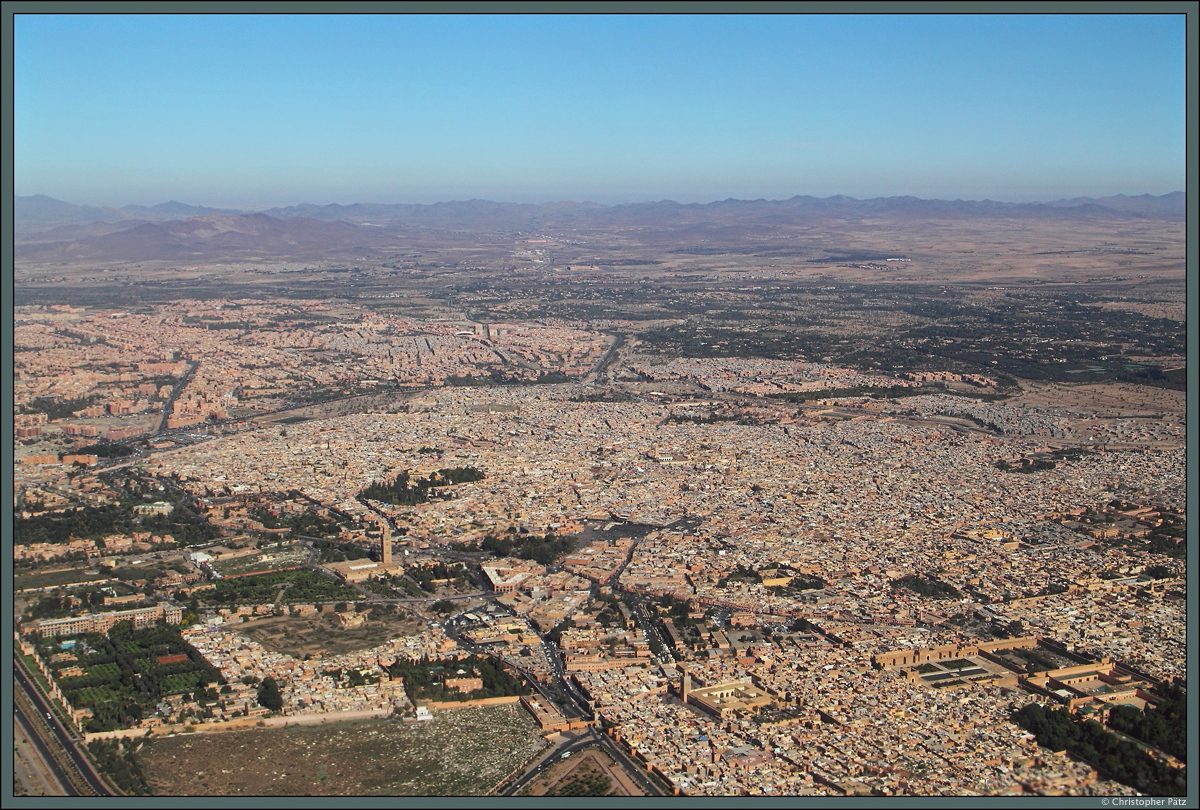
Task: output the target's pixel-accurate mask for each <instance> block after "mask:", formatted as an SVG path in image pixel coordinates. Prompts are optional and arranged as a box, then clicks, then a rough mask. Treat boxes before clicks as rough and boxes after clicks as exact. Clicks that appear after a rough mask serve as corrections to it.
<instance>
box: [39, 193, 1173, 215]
mask: <svg viewBox="0 0 1200 810" xmlns="http://www.w3.org/2000/svg"><path fill="white" fill-rule="evenodd" d="M1168 194H1186V191H1185V190H1184V189H1176V190H1173V191H1167V192H1164V193H1163V194H1150V193H1148V192H1139V193H1130V192H1116V193H1114V194H1106V195H1088V194H1077V195H1071V196H1066V195H1059V196H1053V195H1050V196H1046V197H1044V198H1040V199H1014V200H1002V199H999V198H997V197H977V198H966V197H957V198H953V199H950V198H945V197H920V196H918V195H915V194H889V195H881V196H879V197H856V196H854V195H851V194H828V195H816V194H792V195H789V196H787V197H721V198H716V199H703V200H672V199H666V198H662V199H629V200H623V201H620V202H612V203H600V202H597V201H596V200H589V199H583V198H576V199H570V198H562V199H546V200H538V201H533V202H530V201H526V200H503V199H489V198H484V197H470V198H458V199H444V200H433V201H431V202H423V201H422V202H412V201H408V200H333V201H321V202H317V201H314V200H301V201H299V202H282V203H274V204H270V205H261V206H238V205H218V204H213V203H209V202H194V201H192V200H188V199H181V198H180V197H179V196H178V195H176V196H173V197H171V198H169V199H163V200H157V201H155V202H96V203H90V202H89V203H81V202H77V201H75V200H65V199H62V198H60V197H55V196H53V195H51V194H42V193H40V192H35V193H33V194H17V195H15V197H19V198H23V199H29V198H33V197H48V198H50V199H52V200H57V201H58V202H63V203H68V204H70V205H79V206H89V207H93V208H107V209H116V210H120V209H122V208H131V207H142V208H154V207H155V206H159V205H170V204H173V203H178V204H182V205H187V206H193V207H197V208H217V209H224V210H238V211H242V212H250V213H260V212H263V211H268V210H271V209H273V208H298V207H300V206H308V205H311V206H317V207H323V206H328V205H340V206H343V207H349V206H353V205H446V204H450V203H467V202H490V203H497V204H501V205H554V204H559V205H602V206H607V207H615V206H619V205H654V204H658V203H676V204H679V205H710V204H712V203H717V202H725V201H729V200H735V201H740V202H754V201H759V200H766V201H768V202H780V201H785V200H789V199H791V198H793V197H813V198H816V199H830V198H833V197H849V198H851V199H856V200H864V201H865V200H872V199H887V198H905V197H907V198H916V199H921V200H941V201H950V202H953V201H963V202H1003V203H1014V204H1031V205H1036V204H1039V203H1050V202H1058V201H1062V200H1072V199H1077V198H1092V199H1101V198H1102V197H1122V196H1123V197H1146V196H1150V197H1161V196H1166V195H1168Z"/></svg>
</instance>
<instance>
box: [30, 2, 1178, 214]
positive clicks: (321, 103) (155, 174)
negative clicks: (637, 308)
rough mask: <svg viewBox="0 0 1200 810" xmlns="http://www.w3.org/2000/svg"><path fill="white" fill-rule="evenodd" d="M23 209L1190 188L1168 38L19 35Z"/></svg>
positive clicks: (95, 23) (1111, 27)
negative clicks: (38, 201)
mask: <svg viewBox="0 0 1200 810" xmlns="http://www.w3.org/2000/svg"><path fill="white" fill-rule="evenodd" d="M14 43H15V66H14V67H15V70H14V88H15V98H14V105H15V106H14V136H15V139H14V155H15V186H14V190H15V192H16V193H17V194H20V195H25V194H49V195H50V196H52V197H57V198H59V199H64V200H67V201H70V202H74V203H81V204H92V205H100V204H107V205H125V204H130V203H139V204H154V203H159V202H164V201H166V200H168V199H176V200H180V201H183V202H188V203H192V204H197V205H214V206H232V207H243V208H264V207H269V206H272V205H287V204H293V203H299V202H312V203H330V202H339V203H352V202H425V203H429V202H436V201H441V200H451V199H470V198H476V197H477V198H484V199H492V200H503V201H520V202H544V201H549V200H567V199H570V200H585V199H586V200H593V201H596V202H602V203H615V202H632V201H643V200H658V199H675V200H679V201H681V202H708V201H711V200H717V199H724V198H727V197H738V198H758V197H766V198H770V199H780V198H786V197H791V196H793V195H796V194H811V195H815V196H829V195H832V194H848V195H851V196H855V197H877V196H888V195H898V194H912V195H915V196H919V197H939V198H945V199H954V198H964V199H983V198H990V199H997V200H1040V199H1054V198H1059V197H1074V196H1083V195H1087V196H1103V195H1108V194H1116V193H1125V194H1142V193H1150V194H1163V193H1166V192H1170V191H1177V190H1182V189H1183V188H1184V185H1185V183H1184V180H1185V177H1184V151H1185V149H1184V147H1185V123H1186V121H1185V110H1186V104H1185V95H1184V94H1185V82H1184V72H1185V71H1184V67H1185V18H1184V16H1183V15H1141V16H1137V15H1106V16H1092V15H1033V16H1025V15H1011V16H1009V15H1001V16H990V15H972V16H965V15H964V16H953V15H952V16H941V15H898V16H882V15H881V16H875V15H820V16H817V15H761V16H760V15H748V16H728V15H723V16H704V15H701V16H693V15H646V16H625V15H611V16H589V15H577V16H525V15H497V16H475V15H431V16H427V15H421V16H415V15H387V16H376V15H369V16H359V15H137V16H130V15H16V17H15V20H14Z"/></svg>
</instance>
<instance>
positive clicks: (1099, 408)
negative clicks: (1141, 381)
mask: <svg viewBox="0 0 1200 810" xmlns="http://www.w3.org/2000/svg"><path fill="white" fill-rule="evenodd" d="M1021 388H1022V389H1023V392H1022V393H1021V394H1020V395H1019V396H1015V397H1013V398H1012V399H1011V400H1009V404H1011V405H1019V406H1032V407H1041V408H1046V407H1052V408H1053V407H1057V408H1067V409H1069V410H1075V411H1079V412H1082V413H1097V414H1104V415H1108V416H1119V415H1126V414H1138V415H1142V414H1147V413H1155V414H1158V413H1162V414H1169V415H1173V416H1180V415H1182V414H1184V413H1185V411H1186V408H1187V392H1186V391H1169V390H1166V389H1163V388H1152V387H1150V386H1148V385H1129V384H1127V383H1116V384H1111V385H1099V384H1097V385H1086V384H1085V385H1069V384H1065V383H1042V382H1030V381H1029V380H1022V381H1021Z"/></svg>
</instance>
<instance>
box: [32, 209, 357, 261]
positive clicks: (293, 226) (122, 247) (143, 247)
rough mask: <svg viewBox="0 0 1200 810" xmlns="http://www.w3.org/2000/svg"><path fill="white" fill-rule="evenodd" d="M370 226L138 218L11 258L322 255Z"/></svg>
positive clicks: (255, 217) (251, 217)
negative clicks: (124, 226)
mask: <svg viewBox="0 0 1200 810" xmlns="http://www.w3.org/2000/svg"><path fill="white" fill-rule="evenodd" d="M370 230H371V229H369V228H363V227H360V226H357V225H353V224H351V223H348V222H320V221H317V220H314V219H309V218H307V217H296V218H294V219H291V220H281V219H276V218H274V217H269V216H267V215H266V214H248V215H237V214H210V215H208V216H204V217H194V218H191V219H182V220H170V221H167V222H142V223H140V224H136V225H134V226H133V227H131V228H128V229H125V230H120V231H116V232H111V233H103V234H98V235H93V236H86V237H83V238H80V239H74V240H70V241H58V242H25V243H21V244H18V245H16V246H15V248H14V252H15V256H16V258H17V259H19V260H27V261H60V262H72V261H150V260H179V261H200V260H212V259H224V258H229V259H234V258H243V259H245V258H258V259H272V258H293V257H307V256H314V255H315V256H321V255H325V254H326V253H328V252H331V251H333V252H336V251H339V250H347V249H350V248H353V247H355V246H356V245H358V244H359V243H363V242H367V243H369V241H370V239H369V237H370V236H371V234H370Z"/></svg>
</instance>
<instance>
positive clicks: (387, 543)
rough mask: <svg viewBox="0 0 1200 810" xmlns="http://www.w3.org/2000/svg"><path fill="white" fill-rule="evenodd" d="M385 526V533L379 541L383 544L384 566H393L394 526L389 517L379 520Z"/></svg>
mask: <svg viewBox="0 0 1200 810" xmlns="http://www.w3.org/2000/svg"><path fill="white" fill-rule="evenodd" d="M379 523H380V524H381V525H382V526H383V535H382V536H381V537H380V538H379V542H380V543H381V544H382V546H383V567H384V568H391V566H392V527H391V525H390V524H389V523H388V520H387V518H384V519H383V520H381V521H379Z"/></svg>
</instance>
